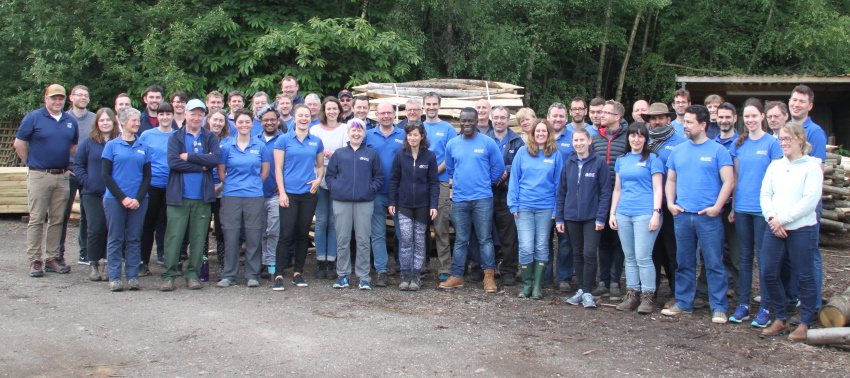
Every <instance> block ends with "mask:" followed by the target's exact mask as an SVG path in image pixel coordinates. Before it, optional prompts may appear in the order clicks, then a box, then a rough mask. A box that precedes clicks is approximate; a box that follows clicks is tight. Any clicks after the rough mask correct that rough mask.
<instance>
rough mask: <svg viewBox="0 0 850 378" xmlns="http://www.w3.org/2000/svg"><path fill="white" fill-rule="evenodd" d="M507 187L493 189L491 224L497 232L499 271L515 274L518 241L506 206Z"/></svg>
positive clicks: (517, 263) (511, 216) (514, 225)
mask: <svg viewBox="0 0 850 378" xmlns="http://www.w3.org/2000/svg"><path fill="white" fill-rule="evenodd" d="M507 196H508V192H507V188H505V189H500V188H498V187H497V188H496V189H494V190H493V224H494V225H496V231H497V233H498V234H499V242H500V244H501V246H500V247H499V251H501V259H502V264H501V265H499V273H501V274H503V275H505V274H514V275H515V274H516V272H517V270H518V266H519V241H518V239H517V231H516V222H515V221H514V215H513V214H511V210H510V209H509V208H508V197H507Z"/></svg>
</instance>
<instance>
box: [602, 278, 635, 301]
mask: <svg viewBox="0 0 850 378" xmlns="http://www.w3.org/2000/svg"><path fill="white" fill-rule="evenodd" d="M635 298H637V297H635ZM608 299H610V300H612V301H619V300H621V299H623V292H622V291H620V284H618V283H616V282H612V283H611V289H610V290H609V292H608Z"/></svg>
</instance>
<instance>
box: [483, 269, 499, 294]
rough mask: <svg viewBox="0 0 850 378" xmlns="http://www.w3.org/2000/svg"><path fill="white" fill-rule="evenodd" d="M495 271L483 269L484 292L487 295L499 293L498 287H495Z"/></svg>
mask: <svg viewBox="0 0 850 378" xmlns="http://www.w3.org/2000/svg"><path fill="white" fill-rule="evenodd" d="M495 275H496V271H494V270H493V269H485V270H484V291H485V292H488V293H495V292H497V291H499V287H498V286H496V278H495Z"/></svg>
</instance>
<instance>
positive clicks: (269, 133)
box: [255, 96, 294, 278]
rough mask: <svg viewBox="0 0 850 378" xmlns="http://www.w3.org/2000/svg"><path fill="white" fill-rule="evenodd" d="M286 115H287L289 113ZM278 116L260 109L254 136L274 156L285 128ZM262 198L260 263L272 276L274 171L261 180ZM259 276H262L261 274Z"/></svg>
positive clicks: (276, 231)
mask: <svg viewBox="0 0 850 378" xmlns="http://www.w3.org/2000/svg"><path fill="white" fill-rule="evenodd" d="M279 100H280V101H286V102H287V103H291V102H292V100H290V99H289V97H286V96H281V97H279ZM286 114H287V115H289V113H286ZM280 116H281V113H280V112H279V111H278V108H275V107H274V105H273V104H272V105H268V106H266V107H265V108H263V109H260V111H259V112H258V113H257V117H260V122H262V123H263V132H262V133H260V134H259V135H256V136H255V138H256V139H257V140H259V141H260V142H262V143H263V144H264V145H265V146H266V149H268V151H269V153H270V154H274V144H275V143H277V140H278V138H280V137H281V136H282V135H284V132H283V130H281V129H279V127H280V126H282V127H286V126H285V125H284V124H283V123H281V122H280ZM272 164H273V162H272ZM263 198H264V202H263V219H264V226H263V236H262V242H261V248H262V250H263V257H262V259H261V260H262V261H261V262H262V264H263V265H264V267H263V269H268V270H267V272H268V275H269V276H274V274H275V270H276V268H277V266H276V261H277V260H276V257H277V256H275V249H276V248H277V241H278V238H279V237H280V210H279V208H280V205H279V203H280V197H279V196H278V195H277V181H276V179H275V170H274V169H269V174H268V176H266V179H265V180H263ZM293 247H294V246H293ZM287 260H288V259H287ZM260 274H263V272H261V273H260ZM262 277H263V278H267V277H266V276H265V275H262Z"/></svg>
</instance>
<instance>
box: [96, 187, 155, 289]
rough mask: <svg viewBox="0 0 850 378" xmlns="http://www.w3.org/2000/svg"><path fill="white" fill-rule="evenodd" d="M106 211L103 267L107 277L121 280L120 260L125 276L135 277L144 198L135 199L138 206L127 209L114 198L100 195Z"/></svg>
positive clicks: (140, 253)
mask: <svg viewBox="0 0 850 378" xmlns="http://www.w3.org/2000/svg"><path fill="white" fill-rule="evenodd" d="M103 210H104V213H105V214H106V228H107V230H108V231H107V244H106V268H107V271H108V272H109V281H119V280H121V262H122V260H123V262H124V274H125V275H126V276H127V279H128V280H137V279H139V265H141V263H142V226H143V225H144V223H145V213H146V212H147V210H148V199H147V198H144V199H142V201H141V202H139V208H138V209H136V210H128V209H127V208H126V207H124V206H123V205H121V202H120V201H118V200H117V199H115V198H104V199H103Z"/></svg>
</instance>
